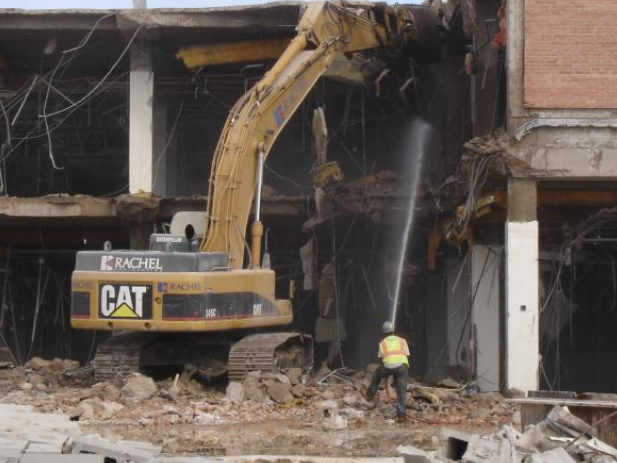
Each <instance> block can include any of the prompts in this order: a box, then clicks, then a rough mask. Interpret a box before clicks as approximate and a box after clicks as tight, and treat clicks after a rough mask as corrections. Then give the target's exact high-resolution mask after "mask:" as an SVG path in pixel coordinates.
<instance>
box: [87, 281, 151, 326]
mask: <svg viewBox="0 0 617 463" xmlns="http://www.w3.org/2000/svg"><path fill="white" fill-rule="evenodd" d="M99 301H100V304H99V307H100V312H99V315H100V316H101V317H102V318H125V319H130V318H150V315H151V313H152V286H151V285H138V284H135V285H114V284H103V285H101V286H100V290H99Z"/></svg>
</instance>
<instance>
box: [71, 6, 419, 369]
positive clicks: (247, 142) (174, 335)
mask: <svg viewBox="0 0 617 463" xmlns="http://www.w3.org/2000/svg"><path fill="white" fill-rule="evenodd" d="M297 31H298V33H297V36H296V37H295V38H294V39H293V40H292V41H291V42H290V44H289V46H288V47H287V48H286V49H285V50H284V52H283V53H282V55H281V56H280V57H279V58H278V60H277V61H276V63H275V64H274V65H273V67H272V68H271V69H270V70H269V71H268V72H267V73H266V74H265V75H264V77H263V78H262V79H261V80H260V81H259V82H258V83H257V84H256V85H255V86H254V87H253V88H252V89H251V90H250V91H248V92H247V93H246V94H244V95H243V96H242V97H241V98H240V100H239V101H238V102H237V103H236V104H235V106H234V107H233V109H232V110H231V111H230V114H229V117H228V119H227V122H226V124H225V127H224V129H223V132H222V134H221V137H220V140H219V142H218V145H217V148H216V152H215V155H214V158H213V164H212V170H211V175H210V184H209V195H208V207H207V212H206V220H205V224H203V222H202V224H201V225H200V224H197V223H195V221H194V220H193V221H191V219H190V214H188V215H184V216H182V214H183V213H179V214H178V215H179V216H180V217H178V216H176V217H174V221H173V222H172V226H171V233H170V234H153V235H152V236H151V237H150V248H149V250H147V251H136V250H113V249H111V246H110V245H109V244H108V243H106V248H105V249H104V250H103V251H80V252H78V253H77V257H76V269H75V271H74V273H73V277H72V301H71V324H72V326H73V327H74V328H77V329H86V330H107V331H114V332H122V333H114V336H111V337H110V338H109V339H107V340H106V341H104V342H103V343H101V344H100V345H99V347H98V350H97V354H96V356H95V359H94V361H93V365H94V368H95V376H96V378H97V380H107V379H111V378H113V377H115V376H116V375H117V374H121V375H125V374H128V373H130V372H133V371H138V370H140V369H143V368H145V367H147V366H149V365H159V366H162V365H171V364H177V363H182V364H196V365H199V363H200V362H201V361H202V360H203V358H205V357H207V355H208V350H209V349H212V348H213V346H215V345H221V343H223V344H224V343H225V342H229V340H230V339H231V340H232V341H237V342H235V343H234V344H233V345H232V346H231V347H229V345H228V347H227V349H228V352H229V354H228V355H229V358H228V373H229V377H230V379H231V380H241V379H242V378H243V377H244V375H245V374H246V373H247V372H250V371H253V370H267V371H273V370H276V369H277V368H286V367H293V366H299V367H302V366H304V365H307V364H310V362H311V361H312V341H311V339H310V337H309V336H304V335H302V334H300V333H295V332H283V331H277V330H272V331H273V332H270V333H267V332H266V331H267V330H266V329H273V328H275V327H281V326H285V325H290V324H291V322H292V309H291V301H290V300H288V299H276V298H275V274H274V271H272V270H271V269H270V268H264V267H269V265H265V266H264V265H263V262H262V252H261V242H262V236H263V225H262V222H261V190H262V178H263V167H264V162H265V161H266V158H267V156H268V153H269V152H270V150H271V148H272V146H273V144H274V142H275V141H276V139H277V137H278V135H279V134H280V133H281V131H282V130H283V128H284V127H285V125H286V124H287V122H288V121H289V120H290V118H291V117H292V115H293V114H294V112H295V111H296V109H297V108H298V107H299V105H300V104H301V103H302V101H303V100H304V99H305V97H306V96H307V94H308V93H309V92H310V90H311V89H312V88H313V86H314V85H315V84H316V82H317V81H318V79H319V77H320V76H321V75H322V74H323V73H324V72H325V71H326V69H327V68H328V67H329V66H330V64H331V63H332V61H333V59H334V58H335V56H336V55H337V54H338V53H346V54H348V53H353V52H359V51H362V50H367V49H379V48H381V49H385V50H386V51H387V52H388V53H389V54H390V55H391V54H392V53H401V50H403V49H404V48H405V46H406V45H407V44H409V43H410V42H411V41H413V35H414V17H413V14H412V12H411V10H410V9H409V8H408V7H404V6H389V5H387V4H385V3H379V4H375V3H360V2H343V1H332V2H310V3H308V5H307V7H306V10H305V12H304V14H303V15H302V17H301V19H300V22H299V24H298V27H297ZM253 203H254V215H253V218H254V220H253V222H252V225H251V229H250V234H251V237H250V250H248V251H249V252H248V253H247V255H246V258H245V250H247V248H248V243H247V242H246V239H245V231H246V229H247V224H248V220H249V215H250V212H251V207H252V204H253ZM202 217H203V215H202ZM176 219H177V220H176ZM245 260H246V261H247V262H246V263H245Z"/></svg>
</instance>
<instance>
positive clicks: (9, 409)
mask: <svg viewBox="0 0 617 463" xmlns="http://www.w3.org/2000/svg"><path fill="white" fill-rule="evenodd" d="M15 412H22V413H33V412H34V407H33V406H32V405H13V404H0V416H3V415H4V414H5V413H15Z"/></svg>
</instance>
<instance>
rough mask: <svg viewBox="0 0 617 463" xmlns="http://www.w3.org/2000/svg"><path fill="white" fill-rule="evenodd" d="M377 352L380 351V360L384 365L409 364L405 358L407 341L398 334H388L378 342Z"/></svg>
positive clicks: (407, 349) (407, 350)
mask: <svg viewBox="0 0 617 463" xmlns="http://www.w3.org/2000/svg"><path fill="white" fill-rule="evenodd" d="M379 352H381V360H382V361H383V364H384V365H393V364H396V363H403V364H405V365H407V366H409V359H408V358H407V355H408V354H407V352H409V348H408V347H407V341H405V340H404V339H403V338H399V337H398V336H394V335H392V336H388V337H387V338H385V339H384V340H383V341H381V342H380V343H379Z"/></svg>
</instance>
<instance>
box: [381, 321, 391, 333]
mask: <svg viewBox="0 0 617 463" xmlns="http://www.w3.org/2000/svg"><path fill="white" fill-rule="evenodd" d="M381 329H382V330H383V332H384V334H388V333H392V332H393V331H394V325H393V324H392V322H383V325H382V326H381Z"/></svg>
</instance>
